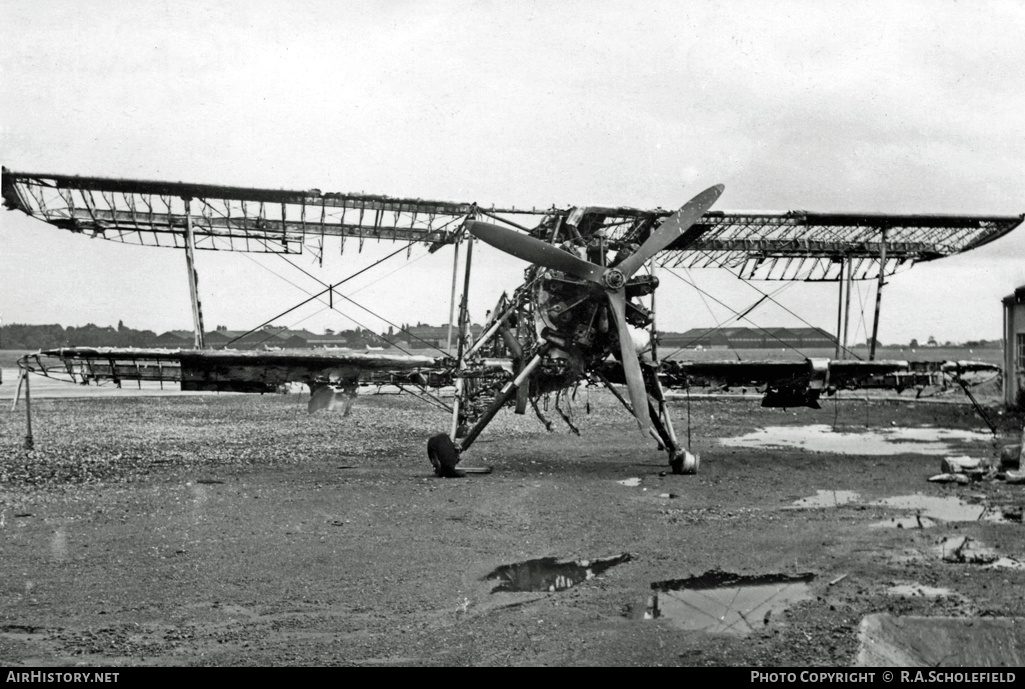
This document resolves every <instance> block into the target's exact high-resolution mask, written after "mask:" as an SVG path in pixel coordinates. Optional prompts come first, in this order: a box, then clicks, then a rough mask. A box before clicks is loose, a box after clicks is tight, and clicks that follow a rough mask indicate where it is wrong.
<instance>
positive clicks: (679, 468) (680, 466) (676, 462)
mask: <svg viewBox="0 0 1025 689" xmlns="http://www.w3.org/2000/svg"><path fill="white" fill-rule="evenodd" d="M700 464H701V457H700V455H695V454H691V453H690V452H687V451H686V450H684V451H683V452H681V453H680V454H678V455H675V456H674V457H673V458H672V459H670V460H669V466H670V467H672V469H673V473H674V474H696V473H698V466H699V465H700Z"/></svg>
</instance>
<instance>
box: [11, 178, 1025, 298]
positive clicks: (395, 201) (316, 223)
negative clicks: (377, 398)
mask: <svg viewBox="0 0 1025 689" xmlns="http://www.w3.org/2000/svg"><path fill="white" fill-rule="evenodd" d="M2 191H3V198H4V204H5V205H6V206H7V207H8V208H10V209H17V210H20V211H23V212H24V213H27V214H29V215H31V216H32V217H35V218H39V219H40V220H43V221H45V222H47V223H49V224H51V225H54V226H55V227H59V228H61V229H65V230H70V231H72V232H78V233H83V234H86V235H89V236H93V237H102V238H104V239H109V240H113V241H119V242H125V243H133V244H145V245H151V246H167V247H176V248H182V247H184V246H185V235H186V230H187V228H189V227H191V230H192V233H193V235H194V237H195V246H196V248H197V249H217V250H224V251H246V252H272V253H299V252H302V251H303V248H304V247H306V248H308V249H310V250H312V251H315V252H316V251H322V250H323V240H324V237H331V236H335V237H339V238H340V240H339V241H344V240H345V238H346V237H354V238H357V239H358V240H359V241H360V242H362V241H363V240H364V239H367V238H372V239H375V240H376V239H395V240H403V241H411V242H423V243H427V244H430V245H431V247H432V249H437V248H438V247H440V246H442V245H444V244H450V243H453V242H455V241H457V239H459V237H460V236H461V231H462V221H463V220H464V219H465V218H466V217H468V216H470V215H475V214H477V213H478V212H479V211H480V212H484V211H482V209H478V207H477V205H476V204H473V203H453V202H449V201H428V200H424V199H413V198H394V197H389V196H380V195H368V194H362V193H360V194H344V193H324V192H321V191H320V190H319V189H309V190H305V191H295V190H292V191H290V190H282V189H253V188H245V187H232V186H219V185H212V184H191V183H184V182H159V181H148V180H134V179H113V178H104V177H77V176H72V175H59V174H43V173H27V172H13V171H11V170H7V169H6V168H4V169H3V179H2ZM486 213H487V214H488V215H492V216H493V217H497V216H495V214H500V215H502V216H508V215H530V216H534V217H537V218H540V221H541V222H540V224H539V225H538V226H537V227H536V228H535V229H534V230H533V231H532V234H535V235H537V236H542V235H544V234H545V232H546V231H548V230H550V228H553V227H561V226H562V225H563V224H565V225H569V226H570V227H572V228H573V230H572V231H573V232H574V233H576V234H579V235H580V236H581V238H582V239H584V240H587V239H589V238H590V237H591V235H593V234H594V233H595V232H597V231H599V230H600V231H601V232H602V234H603V236H605V237H607V238H609V239H613V240H617V241H625V242H628V243H637V244H641V243H643V242H644V241H645V240H646V239H647V238H648V237H649V236H650V235H651V233H652V232H653V231H654V230H655V228H657V227H658V226H659V225H660V224H661V223H662V221H663V220H664V219H665V218H666V217H668V216H669V215H670V214H671V213H670V211H665V210H662V209H655V210H639V209H636V208H626V207H617V208H605V207H597V206H590V207H582V208H566V209H555V208H552V209H550V210H548V211H539V210H535V209H530V210H527V209H523V208H521V209H516V208H493V207H492V208H490V209H488V210H487V211H486ZM1023 219H1025V215H1019V216H950V215H879V214H872V213H812V212H808V211H785V212H739V211H716V210H713V211H709V212H707V213H705V214H704V215H703V216H702V219H701V221H700V222H698V223H696V224H695V225H693V226H692V228H691V229H692V230H693V233H689V234H693V236H697V237H698V239H697V240H696V241H691V240H693V236H688V237H683V238H681V239H680V240H679V241H678V242H676V243H674V244H672V245H670V246H669V248H668V249H666V250H664V251H663V252H661V254H660V256H659V259H658V260H659V262H660V263H661V264H662V265H664V266H669V267H701V268H704V267H716V268H726V269H728V270H731V271H733V272H735V273H736V274H737V275H739V276H740V277H744V278H757V279H769V280H795V279H797V280H838V279H840V278H841V276H842V274H843V272H844V271H845V269H846V268H845V266H844V265H843V264H841V263H840V261H839V260H838V259H840V258H844V259H845V260H846V261H847V265H849V266H850V268H851V272H852V276H853V277H854V279H857V280H863V279H867V278H872V277H875V276H876V275H877V274H878V272H879V271H880V270H882V271H883V272H885V273H886V274H890V273H893V272H895V271H896V270H898V269H900V268H904V267H908V266H910V265H911V264H913V263H915V262H917V261H930V260H933V259H936V258H940V257H943V256H950V255H953V254H956V253H960V252H963V251H968V250H969V249H973V248H975V247H978V246H981V245H983V244H986V243H988V242H991V241H993V240H995V239H997V238H999V237H1001V236H1003V235H1005V234H1007V233H1008V232H1010V231H1011V230H1012V229H1014V228H1015V227H1017V226H1018V225H1019V224H1021V222H1022V220H1023ZM517 226H519V225H517ZM884 245H885V248H886V252H885V253H886V258H885V260H883V259H882V253H883V246H884Z"/></svg>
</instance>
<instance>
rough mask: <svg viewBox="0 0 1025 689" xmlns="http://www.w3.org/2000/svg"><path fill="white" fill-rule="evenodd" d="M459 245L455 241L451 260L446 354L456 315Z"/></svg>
mask: <svg viewBox="0 0 1025 689" xmlns="http://www.w3.org/2000/svg"><path fill="white" fill-rule="evenodd" d="M461 243H462V242H461V241H456V243H455V247H456V251H455V257H454V258H453V259H452V298H451V299H450V300H449V303H448V340H447V341H446V342H445V352H446V353H447V354H451V353H452V321H453V320H454V319H455V313H456V276H457V275H458V274H459V245H460V244H461Z"/></svg>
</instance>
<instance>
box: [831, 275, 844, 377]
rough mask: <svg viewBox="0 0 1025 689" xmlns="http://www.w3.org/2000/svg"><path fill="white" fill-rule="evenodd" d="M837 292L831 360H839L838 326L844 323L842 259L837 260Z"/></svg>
mask: <svg viewBox="0 0 1025 689" xmlns="http://www.w3.org/2000/svg"><path fill="white" fill-rule="evenodd" d="M836 284H837V285H839V292H837V294H836V348H835V349H834V350H833V359H839V341H840V340H839V337H840V324H842V323H843V322H844V258H843V257H840V259H839V279H838V280H837V281H836Z"/></svg>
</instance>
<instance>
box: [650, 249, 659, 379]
mask: <svg viewBox="0 0 1025 689" xmlns="http://www.w3.org/2000/svg"><path fill="white" fill-rule="evenodd" d="M648 274H649V275H651V276H652V277H655V258H654V257H652V259H651V261H650V262H649V265H648ZM656 313H657V312H656V311H655V291H654V290H652V292H651V360H652V361H654V362H655V363H656V364H657V363H658V329H657V328H658V326H657V325H656V322H657V316H656Z"/></svg>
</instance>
